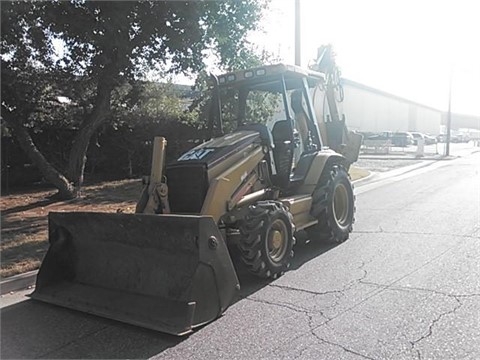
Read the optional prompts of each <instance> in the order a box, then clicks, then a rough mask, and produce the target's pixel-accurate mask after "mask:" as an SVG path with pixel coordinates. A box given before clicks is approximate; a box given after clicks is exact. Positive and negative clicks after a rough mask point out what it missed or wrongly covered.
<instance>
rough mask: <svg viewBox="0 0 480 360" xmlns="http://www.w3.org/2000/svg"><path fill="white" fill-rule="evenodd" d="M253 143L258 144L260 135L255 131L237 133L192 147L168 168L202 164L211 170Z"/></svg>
mask: <svg viewBox="0 0 480 360" xmlns="http://www.w3.org/2000/svg"><path fill="white" fill-rule="evenodd" d="M255 142H258V143H260V134H259V133H258V132H257V131H250V130H242V131H237V132H234V133H231V134H227V135H224V136H221V137H218V138H215V139H211V140H209V141H207V142H205V143H203V144H200V145H198V146H196V147H194V148H193V149H191V150H189V151H187V152H186V153H184V154H183V155H182V156H180V157H179V158H178V159H177V160H176V161H174V162H173V163H171V164H169V167H171V166H184V165H193V164H203V165H205V166H206V167H207V168H212V167H214V166H215V165H217V164H218V163H220V162H222V161H223V160H224V159H226V158H228V157H230V156H232V155H234V154H236V153H238V152H240V151H242V150H244V149H245V148H247V147H248V146H249V145H251V144H253V143H255Z"/></svg>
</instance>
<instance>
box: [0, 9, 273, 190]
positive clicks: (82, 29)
mask: <svg viewBox="0 0 480 360" xmlns="http://www.w3.org/2000/svg"><path fill="white" fill-rule="evenodd" d="M265 6H266V5H265V2H262V1H260V0H243V1H229V2H227V1H191V2H180V1H115V2H111V1H82V0H70V1H51V2H36V1H35V2H33V1H32V2H9V3H2V9H1V20H2V38H1V53H2V120H4V121H5V122H6V124H7V125H8V126H9V127H10V128H11V129H13V131H14V133H15V135H16V137H17V139H18V141H19V143H20V144H21V146H22V148H23V150H24V151H25V152H26V153H27V154H29V156H30V157H31V159H32V161H33V163H34V164H35V165H37V167H39V169H40V170H41V171H42V173H43V174H44V176H45V177H46V179H47V180H48V181H50V182H51V183H52V184H54V185H55V186H56V187H57V188H58V189H59V194H60V196H62V197H63V198H71V197H75V196H76V195H77V191H78V189H79V188H80V186H81V185H82V182H83V173H84V169H85V163H86V152H87V149H88V146H89V143H90V139H91V138H92V136H93V135H94V134H95V133H96V131H97V130H98V129H99V127H100V126H101V125H102V124H103V123H105V121H106V120H107V118H108V115H109V113H110V111H111V102H112V92H113V90H114V89H115V88H117V87H119V86H121V85H123V84H125V83H126V82H128V81H131V80H133V79H138V78H140V77H141V76H142V75H143V74H145V71H146V70H151V69H162V70H163V71H165V72H170V73H180V72H197V71H199V70H201V69H202V68H204V62H203V59H204V57H205V55H206V53H214V54H215V55H216V56H218V58H219V59H220V61H221V63H222V64H224V65H225V66H226V67H227V68H228V67H231V66H232V65H233V64H235V61H236V60H235V59H238V58H239V57H242V56H244V55H245V53H246V49H247V47H246V40H245V39H246V36H247V35H248V33H249V32H251V31H252V30H255V29H256V28H257V26H258V23H259V20H260V14H261V13H262V11H263V9H264V8H265ZM55 44H56V46H55ZM59 49H61V51H59ZM31 74H34V75H38V77H42V78H43V81H42V82H40V83H37V81H36V80H35V81H31V82H28V81H24V82H23V83H22V81H21V80H22V78H25V77H26V78H29V79H32V78H31V77H30V75H31ZM60 75H61V76H60ZM49 76H53V78H51V79H50V82H49V81H45V80H46V79H48V77H49ZM79 78H81V79H84V80H83V81H85V82H86V83H88V84H91V86H92V88H93V91H92V100H91V103H90V104H89V105H88V106H84V107H83V110H84V111H83V114H82V117H81V121H80V122H79V123H78V124H74V127H75V128H76V134H75V137H74V140H73V142H72V148H71V150H70V155H69V161H68V168H67V171H66V173H65V176H64V175H62V174H61V172H60V171H58V170H57V169H55V168H54V167H53V166H51V164H50V163H49V162H48V160H47V159H46V158H45V157H44V156H43V155H42V154H41V152H40V151H39V150H38V148H37V147H36V146H35V144H34V142H33V141H32V138H31V136H30V135H29V132H28V128H27V124H28V122H29V121H34V122H37V121H39V119H38V118H34V115H36V114H38V112H39V110H40V109H41V108H42V107H43V106H44V104H45V96H39V95H38V94H36V93H35V92H36V90H38V91H40V92H43V91H47V90H50V91H51V92H52V95H54V96H56V97H57V98H58V95H64V94H65V93H64V92H63V91H67V90H68V89H65V87H64V86H57V85H56V83H57V81H58V80H59V79H60V80H61V79H64V80H65V81H63V82H62V81H60V83H61V85H63V84H65V83H67V84H68V83H69V82H74V81H75V79H79ZM5 79H8V81H5ZM18 84H22V86H18ZM29 92H33V93H32V94H29ZM70 92H71V91H70ZM8 93H15V96H10V97H9V96H6V95H7V94H8ZM53 93H54V94H53ZM67 93H68V91H67ZM72 95H75V94H72ZM77 95H78V94H77ZM71 100H72V101H73V102H76V100H77V99H76V98H71ZM25 103H27V104H28V105H29V106H25V107H23V105H24V104H25ZM73 123H74V122H73ZM72 184H73V185H72Z"/></svg>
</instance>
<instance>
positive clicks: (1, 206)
mask: <svg viewBox="0 0 480 360" xmlns="http://www.w3.org/2000/svg"><path fill="white" fill-rule="evenodd" d="M350 175H351V178H352V180H356V179H358V178H361V177H364V176H366V175H368V171H366V170H364V169H359V168H354V167H352V168H351V169H350ZM141 190H142V183H141V180H122V181H114V182H106V183H101V184H97V185H91V186H86V187H85V188H84V189H83V190H82V194H81V197H80V198H78V199H74V200H69V201H58V200H52V199H50V197H51V196H52V195H53V194H55V193H56V190H53V189H52V190H31V191H23V192H17V193H12V194H9V195H2V197H1V198H0V211H1V237H2V241H1V245H0V259H1V269H0V277H1V278H6V277H9V276H12V275H16V274H21V273H24V272H27V271H30V270H35V269H37V268H38V267H39V266H40V263H41V261H42V259H43V256H44V255H45V252H46V251H47V248H48V241H47V239H48V234H47V228H48V223H47V215H48V213H49V212H50V211H60V212H61V211H65V212H69V211H93V212H110V213H115V212H119V211H120V212H124V213H133V212H134V211H135V205H136V201H137V199H138V198H139V197H140V193H141Z"/></svg>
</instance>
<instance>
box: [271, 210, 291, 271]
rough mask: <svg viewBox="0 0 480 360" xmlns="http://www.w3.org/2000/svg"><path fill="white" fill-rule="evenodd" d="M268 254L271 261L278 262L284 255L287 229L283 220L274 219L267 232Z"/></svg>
mask: <svg viewBox="0 0 480 360" xmlns="http://www.w3.org/2000/svg"><path fill="white" fill-rule="evenodd" d="M267 243H268V256H269V257H270V259H271V260H272V261H273V262H280V261H282V259H283V258H284V257H285V253H286V252H287V244H288V230H287V226H286V225H285V222H284V221H283V220H281V219H277V220H275V221H274V222H273V223H272V225H271V226H270V230H269V232H268V242H267Z"/></svg>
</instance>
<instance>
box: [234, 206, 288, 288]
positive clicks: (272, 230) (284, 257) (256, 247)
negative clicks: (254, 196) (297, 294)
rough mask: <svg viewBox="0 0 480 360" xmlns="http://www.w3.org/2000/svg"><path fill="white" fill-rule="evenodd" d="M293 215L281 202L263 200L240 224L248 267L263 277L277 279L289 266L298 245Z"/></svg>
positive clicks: (241, 246) (242, 250) (240, 244)
mask: <svg viewBox="0 0 480 360" xmlns="http://www.w3.org/2000/svg"><path fill="white" fill-rule="evenodd" d="M292 220H293V217H292V215H291V214H290V212H289V211H288V209H287V208H286V207H285V206H284V205H283V204H282V203H281V202H277V201H259V202H257V203H256V204H254V205H251V206H250V207H249V209H248V214H247V215H246V216H245V218H244V219H242V220H240V221H239V223H238V229H239V230H240V234H241V236H240V239H239V241H238V244H237V246H238V249H239V251H240V258H241V260H242V262H243V263H244V264H245V266H246V267H247V269H248V270H249V271H250V272H251V273H252V274H254V275H256V276H258V277H261V278H273V279H276V278H277V277H278V276H280V275H282V274H283V273H284V272H285V271H286V270H287V269H288V268H289V267H290V261H291V259H292V258H293V255H294V252H293V250H292V248H293V245H295V238H294V237H293V234H294V225H293V221H292Z"/></svg>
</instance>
